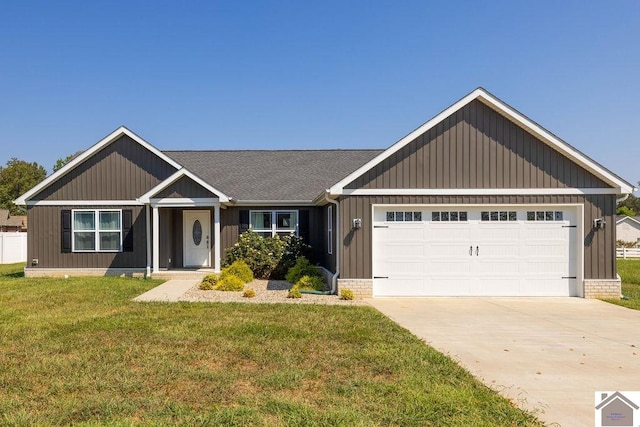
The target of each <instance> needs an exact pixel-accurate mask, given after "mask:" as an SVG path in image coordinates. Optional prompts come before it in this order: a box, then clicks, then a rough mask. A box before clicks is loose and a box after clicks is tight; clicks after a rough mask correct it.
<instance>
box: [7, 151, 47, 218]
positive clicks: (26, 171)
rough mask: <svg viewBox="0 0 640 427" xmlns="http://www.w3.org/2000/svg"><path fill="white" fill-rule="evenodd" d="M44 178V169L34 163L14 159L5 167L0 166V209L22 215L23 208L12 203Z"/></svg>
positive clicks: (45, 174)
mask: <svg viewBox="0 0 640 427" xmlns="http://www.w3.org/2000/svg"><path fill="white" fill-rule="evenodd" d="M46 176H47V171H46V169H45V168H44V167H42V166H40V165H39V164H37V163H36V162H33V163H29V162H25V161H24V160H18V159H16V158H15V157H14V158H12V159H11V160H9V161H8V162H7V165H6V166H5V167H2V166H0V209H9V212H11V215H24V213H25V210H24V208H23V207H22V206H16V204H15V203H13V201H14V200H15V199H16V198H18V197H19V196H21V195H22V194H24V193H26V192H27V191H29V190H30V189H32V188H33V187H35V186H36V185H37V184H39V183H40V182H41V181H42V180H44V179H45V178H46Z"/></svg>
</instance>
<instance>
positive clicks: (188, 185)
mask: <svg viewBox="0 0 640 427" xmlns="http://www.w3.org/2000/svg"><path fill="white" fill-rule="evenodd" d="M153 197H154V198H181V197H189V198H207V197H217V196H216V195H215V194H213V193H212V192H211V191H209V190H207V189H206V188H203V187H202V186H201V185H200V184H198V183H197V182H195V181H193V180H192V179H191V178H188V177H186V176H183V177H182V178H180V179H179V180H177V181H176V182H174V183H173V184H171V185H170V186H168V187H167V188H165V189H164V190H162V191H161V192H159V193H158V194H156V195H154V196H153Z"/></svg>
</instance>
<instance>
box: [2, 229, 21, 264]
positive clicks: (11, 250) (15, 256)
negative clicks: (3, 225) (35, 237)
mask: <svg viewBox="0 0 640 427" xmlns="http://www.w3.org/2000/svg"><path fill="white" fill-rule="evenodd" d="M26 261H27V233H0V264H13V263H16V262H26Z"/></svg>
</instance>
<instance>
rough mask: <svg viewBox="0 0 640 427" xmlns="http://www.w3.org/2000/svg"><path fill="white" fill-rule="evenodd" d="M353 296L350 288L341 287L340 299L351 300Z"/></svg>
mask: <svg viewBox="0 0 640 427" xmlns="http://www.w3.org/2000/svg"><path fill="white" fill-rule="evenodd" d="M353 298H354V295H353V291H352V290H351V289H347V288H345V289H342V290H341V291H340V299H344V300H347V301H351V300H352V299H353Z"/></svg>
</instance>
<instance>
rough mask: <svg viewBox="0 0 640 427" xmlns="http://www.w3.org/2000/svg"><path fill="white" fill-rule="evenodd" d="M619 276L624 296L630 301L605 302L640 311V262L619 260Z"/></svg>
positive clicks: (615, 300)
mask: <svg viewBox="0 0 640 427" xmlns="http://www.w3.org/2000/svg"><path fill="white" fill-rule="evenodd" d="M618 274H619V275H620V277H621V278H622V295H624V296H625V297H626V298H628V299H607V300H605V301H607V302H610V303H612V304H617V305H621V306H623V307H627V308H632V309H634V310H640V260H638V259H618Z"/></svg>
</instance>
